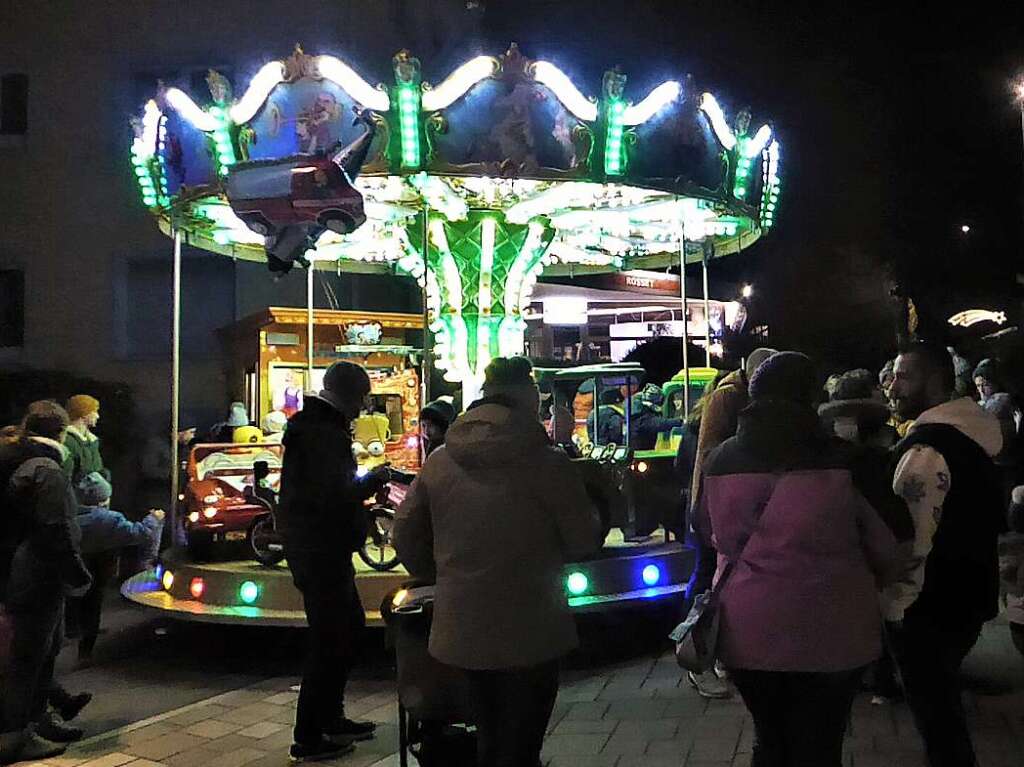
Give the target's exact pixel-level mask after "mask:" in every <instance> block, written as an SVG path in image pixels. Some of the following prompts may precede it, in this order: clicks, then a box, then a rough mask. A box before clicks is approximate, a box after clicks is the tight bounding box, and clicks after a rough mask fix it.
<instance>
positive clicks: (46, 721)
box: [33, 713, 84, 743]
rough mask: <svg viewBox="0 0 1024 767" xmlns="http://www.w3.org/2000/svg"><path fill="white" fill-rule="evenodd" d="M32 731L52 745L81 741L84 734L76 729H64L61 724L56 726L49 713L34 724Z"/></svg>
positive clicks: (55, 721)
mask: <svg viewBox="0 0 1024 767" xmlns="http://www.w3.org/2000/svg"><path fill="white" fill-rule="evenodd" d="M33 729H34V730H35V731H36V734H37V735H39V736H40V737H41V738H45V739H46V740H49V741H52V742H54V743H72V742H74V741H76V740H81V739H82V735H83V734H84V733H83V732H82V730H80V729H78V728H77V727H65V726H64V725H62V724H58V723H57V720H56V719H54V716H53V714H50V713H47V714H45V715H44V716H43V717H42V719H40V720H39V721H38V722H36V724H35V727H34V728H33Z"/></svg>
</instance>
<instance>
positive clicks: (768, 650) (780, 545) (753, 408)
mask: <svg viewBox="0 0 1024 767" xmlns="http://www.w3.org/2000/svg"><path fill="white" fill-rule="evenodd" d="M817 390H818V387H817V383H816V376H815V372H814V366H813V364H812V363H811V361H810V360H809V359H808V358H807V357H805V356H804V355H802V354H798V353H796V352H782V353H779V354H775V355H773V356H772V357H770V358H768V359H767V360H766V361H765V362H764V363H762V365H761V366H760V367H759V368H758V369H757V371H756V373H755V374H754V376H753V377H752V379H751V382H750V396H751V404H750V406H749V407H748V408H746V409H745V410H744V411H743V412H742V414H741V415H740V421H739V429H738V431H737V433H736V436H735V437H733V438H732V439H729V440H727V441H726V442H725V443H723V444H722V445H721V446H720V447H719V448H718V449H717V450H716V451H715V452H713V453H712V454H711V455H710V456H709V459H708V463H707V464H706V467H705V474H704V479H703V486H702V491H701V499H700V506H699V510H698V520H697V523H698V527H699V528H700V532H701V534H702V535H703V536H704V537H705V540H706V542H708V543H711V544H713V545H714V547H715V548H716V549H717V550H718V552H719V567H718V571H719V572H718V574H719V575H721V573H722V570H723V566H724V564H725V563H726V562H727V561H733V562H735V565H734V568H733V571H732V573H731V575H730V577H729V579H728V580H727V581H726V582H725V584H724V585H723V588H722V591H721V596H720V618H721V633H720V637H719V647H718V649H719V657H720V658H721V660H722V661H723V662H724V664H725V665H726V667H727V668H729V670H730V672H731V673H732V678H733V680H734V681H735V683H736V687H737V689H738V690H739V692H740V695H741V696H742V697H743V702H744V703H745V704H746V706H747V708H748V709H749V710H750V713H751V715H752V716H753V718H754V728H755V735H756V738H755V744H754V759H753V762H752V764H753V765H754V767H774V766H775V765H779V766H780V767H781V766H782V765H786V766H790V765H792V766H796V765H800V766H803V765H807V766H808V767H809V766H810V765H814V767H839V765H840V764H841V761H842V744H843V734H844V732H845V728H846V721H847V718H848V716H849V712H850V706H851V703H852V701H853V696H854V694H855V693H856V691H857V689H858V685H859V681H860V677H861V674H862V671H863V669H864V667H865V666H867V665H868V664H869V663H871V662H872V661H874V660H875V659H876V658H878V657H879V655H880V653H881V646H880V645H881V642H880V637H881V622H880V621H881V619H880V613H879V606H878V596H877V588H878V585H879V583H880V582H882V581H884V580H885V579H886V578H887V577H888V574H889V573H890V572H891V571H892V569H893V566H894V564H895V559H896V543H895V540H894V538H893V536H892V533H891V532H890V531H889V529H888V528H887V527H886V526H885V524H884V523H883V522H882V520H881V519H880V517H879V516H878V514H877V513H876V512H875V510H874V509H872V508H871V506H870V505H869V504H868V503H867V501H865V500H864V497H863V496H862V495H861V493H860V492H859V491H858V490H857V488H856V487H855V485H854V480H853V476H852V474H851V472H850V470H849V468H848V462H847V459H846V455H845V454H844V452H843V447H842V446H841V444H839V443H836V442H833V441H831V440H830V439H828V438H827V437H826V436H824V435H823V434H822V433H821V432H820V430H819V426H818V419H817V416H816V413H815V411H814V409H813V402H814V397H815V395H816V393H817ZM741 552H742V553H741Z"/></svg>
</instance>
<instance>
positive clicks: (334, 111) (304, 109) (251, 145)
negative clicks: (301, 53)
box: [244, 77, 364, 160]
mask: <svg viewBox="0 0 1024 767" xmlns="http://www.w3.org/2000/svg"><path fill="white" fill-rule="evenodd" d="M353 107H355V101H354V100H353V99H352V97H351V96H349V95H348V93H346V92H345V91H344V90H343V89H342V88H340V87H339V86H338V85H336V84H335V83H333V82H331V81H330V80H315V79H313V78H311V77H304V78H302V79H301V80H297V81H296V82H294V83H287V84H281V85H279V86H277V87H276V88H275V89H274V90H273V92H272V93H271V94H270V96H269V97H268V99H267V101H266V103H265V104H264V105H263V107H262V108H261V109H260V111H259V112H258V113H257V115H256V117H254V118H253V119H252V120H251V121H250V122H249V123H248V124H247V125H246V127H245V142H244V144H245V146H246V148H247V150H248V158H247V159H250V160H267V159H274V158H278V157H288V156H290V155H295V154H313V153H316V152H323V151H325V150H327V149H330V148H331V147H334V146H335V145H336V144H338V142H341V143H342V144H348V143H350V142H351V141H354V140H355V139H356V138H358V136H359V135H361V134H362V132H363V130H364V128H362V127H361V126H358V125H353V118H354V114H355V113H354V111H353Z"/></svg>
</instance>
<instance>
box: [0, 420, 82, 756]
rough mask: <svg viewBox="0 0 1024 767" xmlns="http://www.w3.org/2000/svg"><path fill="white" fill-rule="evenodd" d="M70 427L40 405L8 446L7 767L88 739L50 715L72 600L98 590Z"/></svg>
mask: <svg viewBox="0 0 1024 767" xmlns="http://www.w3.org/2000/svg"><path fill="white" fill-rule="evenodd" d="M67 427H68V414H67V412H65V410H64V408H62V407H61V406H60V405H58V404H57V403H55V402H49V401H40V402H34V403H32V404H31V405H30V406H29V409H28V413H27V414H26V416H25V420H24V422H23V424H22V429H21V433H20V435H19V438H18V439H17V440H16V441H13V442H11V443H9V444H7V445H5V446H4V455H3V458H2V463H3V464H4V465H5V466H7V467H9V468H11V469H12V470H13V471H12V472H11V476H10V479H9V482H8V483H7V484H6V486H4V487H0V491H3V492H4V493H5V501H6V504H5V505H6V507H7V511H6V513H5V514H4V519H3V520H2V522H3V535H2V537H3V542H2V547H0V548H2V549H3V552H4V556H3V557H2V559H3V562H2V569H3V572H2V573H0V582H2V583H3V588H4V593H3V599H4V604H5V606H6V610H7V614H8V616H9V618H10V621H11V626H12V638H11V650H10V662H9V665H8V668H7V671H6V673H5V675H4V680H3V688H2V690H0V700H2V708H0V712H2V722H0V764H10V763H12V762H18V761H33V760H41V759H46V758H49V757H52V756H56V755H58V754H61V753H63V751H64V749H65V745H64V743H67V742H69V741H71V740H76V739H77V738H80V737H81V736H82V731H81V730H77V729H72V728H65V727H61V726H60V725H58V724H57V723H56V722H55V721H53V719H52V718H51V717H50V716H49V715H48V714H47V710H46V701H47V694H48V692H49V691H50V687H51V685H52V681H53V664H54V660H55V659H56V656H57V653H58V652H59V651H60V643H61V638H62V636H63V631H62V628H63V615H64V599H65V597H67V596H80V595H81V594H83V593H85V591H86V590H87V589H88V588H89V584H90V582H91V578H90V576H89V571H88V570H87V569H86V568H85V565H84V564H83V562H82V557H81V553H80V550H79V543H80V541H81V533H80V532H79V530H78V524H77V522H76V521H75V516H76V514H77V512H78V503H77V501H76V500H75V495H74V492H73V491H72V489H71V483H70V481H69V479H68V477H67V476H66V475H65V474H64V472H63V471H62V470H61V466H62V465H63V463H64V461H65V459H66V458H67V450H66V448H65V447H64V445H63V441H64V435H65V432H66V431H67ZM4 474H5V476H6V474H7V472H6V471H5V472H4ZM55 741H56V742H55Z"/></svg>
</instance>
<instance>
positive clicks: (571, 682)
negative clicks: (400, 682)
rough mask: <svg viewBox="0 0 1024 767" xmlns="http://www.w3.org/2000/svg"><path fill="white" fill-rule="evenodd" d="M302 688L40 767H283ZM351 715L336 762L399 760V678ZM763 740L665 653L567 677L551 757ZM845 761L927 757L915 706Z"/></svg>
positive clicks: (717, 757)
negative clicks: (360, 730) (352, 745)
mask: <svg viewBox="0 0 1024 767" xmlns="http://www.w3.org/2000/svg"><path fill="white" fill-rule="evenodd" d="M999 629H1000V627H999V626H994V627H993V628H992V630H991V632H988V636H989V637H990V638H988V639H986V640H983V646H982V647H980V648H979V650H978V653H979V654H980V655H979V658H980V659H981V660H980V661H975V663H978V662H982V661H984V660H985V653H986V652H988V653H992V652H997V651H998V652H999V653H1000V655H999V662H1000V663H1016V664H1018V666H1014V667H1012V668H1010V669H1009V670H1008V671H1007V673H1006V674H1005V680H1010V681H1009V682H1008V683H1007V684H1003V685H1002V686H1001V687H1000V686H999V685H997V686H996V689H993V690H989V691H987V692H986V694H982V693H979V692H977V691H974V690H970V689H969V690H968V691H967V692H966V693H965V703H966V705H967V708H968V711H969V714H970V722H971V728H972V731H973V733H974V737H975V742H976V746H977V750H978V754H979V758H980V760H981V765H982V767H1020V766H1021V765H1024V684H1020V683H1019V681H1020V679H1021V670H1022V668H1024V659H1022V658H1020V657H1019V656H1014V655H1011V654H1009V653H1006V654H1003V653H1004V651H1005V646H1004V645H1003V644H999V645H998V647H996V646H995V645H993V642H994V641H996V640H994V639H991V637H992V636H994V635H995V634H994V632H996V631H998V630H999ZM1002 630H1003V631H1005V626H1003V627H1002ZM999 641H1000V642H1001V641H1002V640H999ZM993 648H995V649H993ZM972 657H973V656H972ZM968 666H970V664H968ZM970 671H971V669H970V668H969V667H968V668H967V672H968V675H970ZM294 684H295V679H294V678H292V677H276V678H272V679H267V680H263V681H260V682H258V683H256V684H249V685H247V686H244V687H240V688H239V689H236V690H232V691H230V692H226V693H222V694H219V695H215V696H212V697H209V698H206V699H204V700H201V701H199V702H196V703H193V704H190V705H187V706H184V707H180V708H176V709H173V710H171V711H167V712H165V713H162V714H160V715H157V716H154V717H150V718H148V719H144V720H142V721H139V722H136V723H134V724H131V725H128V726H126V727H122V728H120V729H118V730H114V731H111V732H107V733H102V734H100V735H97V736H95V737H92V738H89V739H88V740H86V741H84V742H82V743H79V744H75V745H73V746H72V747H71V748H70V749H69V750H68V752H67V754H66V755H65V756H63V757H61V758H58V759H52V760H49V761H47V762H42V763H36V764H35V765H34V767H284V765H286V764H287V763H288V759H287V749H288V745H289V744H290V743H291V723H292V720H293V717H294V714H295V710H294V707H295V702H296V697H297V695H296V693H295V692H293V691H292V689H291V688H292V686H293V685H294ZM347 711H348V714H349V715H350V716H352V717H356V718H362V719H370V720H373V721H375V722H377V723H378V725H379V727H378V730H377V737H376V739H374V740H372V741H369V742H366V743H360V744H359V745H358V747H357V750H356V751H355V752H354V753H353V754H351V755H349V756H348V757H346V758H344V759H339V760H335V761H334V762H329V763H328V764H335V765H337V766H338V767H396V766H397V765H398V764H399V761H398V728H397V725H396V717H397V695H396V691H395V684H394V682H393V681H367V680H358V681H354V682H352V683H351V684H350V687H349V695H348V704H347ZM752 742H753V732H752V726H751V721H750V717H749V716H748V715H747V712H746V710H745V709H744V707H743V705H742V704H741V703H740V702H739V701H738V700H731V701H705V700H703V699H701V698H700V697H698V696H697V695H696V693H695V692H694V691H693V690H692V689H691V688H690V686H689V685H688V684H687V682H686V680H685V679H684V678H683V677H682V674H681V673H680V670H679V669H678V667H677V666H676V665H675V662H674V659H673V658H672V656H671V655H670V654H668V653H665V654H662V655H659V656H657V657H641V658H637V659H633V660H630V661H626V662H621V663H615V664H611V665H606V666H602V667H600V668H595V669H586V670H576V671H569V672H567V673H565V674H564V676H563V682H562V688H561V691H560V694H559V697H558V702H557V704H556V706H555V712H554V715H553V717H552V719H551V726H550V730H549V734H548V737H547V740H546V743H545V747H544V755H543V756H544V761H545V762H546V763H547V764H548V765H549V767H570V766H572V767H578V766H581V765H595V767H663V766H664V767H713V766H716V767H726V765H730V766H731V765H747V764H749V761H750V752H751V746H752ZM411 763H412V764H415V761H414V760H412V761H411ZM844 763H845V767H916V766H917V765H923V764H924V761H923V758H922V755H921V745H920V741H919V739H918V736H917V733H916V731H915V730H914V727H913V723H912V722H911V719H910V716H909V713H908V712H907V710H906V708H905V707H904V706H902V705H896V706H872V705H870V703H869V701H868V699H867V698H866V697H865V696H862V697H860V698H858V700H857V702H856V704H855V706H854V712H853V717H852V723H851V726H850V730H849V734H848V737H847V740H846V747H845V757H844Z"/></svg>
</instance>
